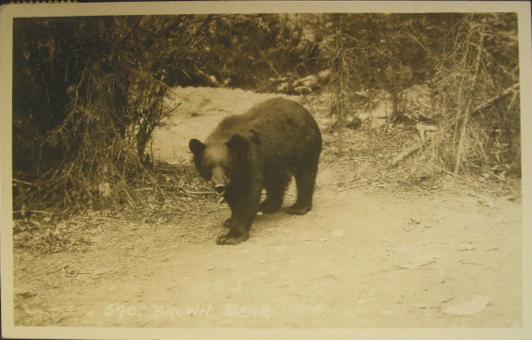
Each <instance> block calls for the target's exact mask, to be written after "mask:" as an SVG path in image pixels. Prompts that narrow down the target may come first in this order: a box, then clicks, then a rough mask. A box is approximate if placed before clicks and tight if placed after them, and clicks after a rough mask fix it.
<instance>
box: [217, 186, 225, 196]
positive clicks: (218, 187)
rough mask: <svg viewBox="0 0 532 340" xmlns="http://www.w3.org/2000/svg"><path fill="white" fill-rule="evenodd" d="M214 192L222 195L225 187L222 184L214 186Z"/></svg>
mask: <svg viewBox="0 0 532 340" xmlns="http://www.w3.org/2000/svg"><path fill="white" fill-rule="evenodd" d="M214 190H215V191H216V192H217V193H218V194H220V195H221V194H223V193H224V192H225V185H223V184H216V185H215V186H214Z"/></svg>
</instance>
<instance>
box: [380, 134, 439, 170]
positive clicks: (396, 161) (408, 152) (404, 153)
mask: <svg viewBox="0 0 532 340" xmlns="http://www.w3.org/2000/svg"><path fill="white" fill-rule="evenodd" d="M431 140H432V137H429V138H426V139H424V140H422V141H421V142H419V143H418V144H414V145H412V146H410V147H409V148H407V149H406V150H404V151H402V152H401V153H400V154H399V155H397V156H396V157H395V158H394V159H393V160H392V161H391V162H390V164H389V165H388V169H391V168H393V167H395V166H396V165H397V164H399V163H400V162H402V161H404V160H405V159H407V158H408V157H410V156H412V155H413V154H414V153H415V152H416V151H418V150H420V149H421V148H423V147H424V146H425V145H427V144H428V142H429V141H431Z"/></svg>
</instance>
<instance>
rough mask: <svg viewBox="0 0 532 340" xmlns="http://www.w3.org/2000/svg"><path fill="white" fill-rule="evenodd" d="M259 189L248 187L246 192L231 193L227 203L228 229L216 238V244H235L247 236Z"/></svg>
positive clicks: (256, 204) (258, 196) (257, 203)
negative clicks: (229, 209) (229, 212)
mask: <svg viewBox="0 0 532 340" xmlns="http://www.w3.org/2000/svg"><path fill="white" fill-rule="evenodd" d="M259 201H260V190H254V189H250V190H249V191H248V192H247V193H241V194H239V195H232V197H230V199H229V200H227V203H228V204H229V207H230V208H231V218H229V221H231V222H230V224H229V228H230V229H229V231H228V232H227V233H226V234H224V235H222V236H219V237H218V238H217V239H216V243H217V244H220V245H222V244H228V245H236V244H239V243H240V242H244V241H246V240H247V239H248V238H249V230H250V228H251V225H252V224H253V220H254V219H255V216H256V215H257V211H258V207H259ZM224 224H225V223H224Z"/></svg>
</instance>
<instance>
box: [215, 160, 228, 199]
mask: <svg viewBox="0 0 532 340" xmlns="http://www.w3.org/2000/svg"><path fill="white" fill-rule="evenodd" d="M228 183H229V179H228V178H227V176H226V175H225V172H224V170H223V168H222V167H220V166H217V167H214V169H213V170H212V178H211V185H212V187H213V188H214V191H216V192H217V193H218V194H220V195H221V194H223V193H224V192H225V187H226V186H227V184H228Z"/></svg>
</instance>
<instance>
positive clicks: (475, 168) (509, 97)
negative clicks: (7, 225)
mask: <svg viewBox="0 0 532 340" xmlns="http://www.w3.org/2000/svg"><path fill="white" fill-rule="evenodd" d="M14 41H15V46H14V60H15V62H14V68H13V70H14V82H13V85H14V97H13V113H14V114H13V132H14V141H13V143H14V183H13V184H14V188H15V197H14V198H15V202H14V204H15V210H16V211H18V212H19V213H21V214H22V215H24V212H25V211H26V210H28V209H30V208H31V209H32V210H36V209H40V208H46V207H49V206H50V205H55V206H58V207H61V208H69V209H76V208H83V207H87V206H92V207H95V208H97V207H101V206H108V205H110V204H116V203H131V204H133V203H134V202H135V201H136V200H137V194H136V191H135V190H133V189H132V188H134V186H135V185H137V184H139V183H150V184H151V185H154V186H155V187H157V186H159V184H158V179H157V175H156V174H154V173H153V171H151V170H150V169H152V168H153V165H154V160H153V159H152V157H151V155H150V152H149V145H150V141H151V136H152V132H153V130H154V129H155V128H156V127H157V126H158V125H159V124H160V122H161V120H162V119H163V118H164V117H165V116H166V115H167V114H168V113H169V112H174V111H175V107H170V106H168V104H167V102H165V101H164V99H165V97H166V96H167V95H168V93H169V89H170V88H172V87H174V86H216V87H240V88H247V89H253V90H256V91H270V92H285V93H298V94H304V93H310V92H316V91H321V93H324V94H325V93H331V94H332V96H331V97H330V98H331V100H330V102H329V103H328V105H329V107H330V115H331V117H332V119H333V120H334V122H335V123H334V124H333V127H332V129H344V128H346V127H359V126H360V124H358V123H357V124H354V122H360V121H361V118H363V112H364V110H367V109H368V107H370V106H371V105H373V104H374V103H375V102H376V101H377V102H378V101H382V98H388V100H389V101H390V103H391V113H390V114H389V115H388V116H387V117H386V119H387V121H388V123H387V124H386V127H387V128H386V129H385V131H387V129H388V127H390V126H396V125H397V124H403V125H405V126H407V127H411V129H412V135H414V134H415V133H416V129H415V128H414V127H415V126H416V127H417V129H418V130H419V129H421V128H422V129H424V130H423V131H425V130H427V131H429V133H428V135H424V134H423V136H422V138H421V139H420V140H418V141H416V142H415V143H418V144H417V145H416V144H414V145H413V146H411V148H410V149H409V150H406V151H408V152H406V153H404V157H403V158H401V157H399V158H397V157H396V158H395V159H396V160H397V162H396V163H398V164H399V163H401V160H402V159H404V158H406V157H410V156H411V155H414V156H413V157H415V160H416V161H415V162H408V163H405V164H400V165H401V166H409V167H411V169H412V171H414V172H415V171H419V172H423V173H426V172H428V173H430V174H435V173H438V172H444V173H445V172H448V173H454V174H458V173H460V172H468V173H474V174H481V175H484V176H489V177H491V178H493V179H494V180H504V178H505V176H507V175H515V176H519V174H520V143H519V140H520V125H519V121H520V118H519V114H520V108H519V68H518V40H517V18H516V15H515V14H512V13H496V14H493V13H484V14H459V13H442V14H326V15H325V14H323V15H318V14H294V15H292V14H291V15H288V14H279V15H273V14H269V15H196V16H194V15H183V16H142V17H141V16H119V17H79V18H43V19H16V20H15V25H14ZM416 86H423V87H424V88H425V89H426V91H425V92H426V94H425V95H426V97H427V98H428V99H427V103H428V104H426V105H425V108H424V110H418V108H416V107H415V106H413V105H412V99H411V96H410V95H408V93H412V91H411V89H413V88H416ZM409 91H410V92H409ZM415 93H416V92H414V97H416V96H417V95H416V94H415ZM383 94H384V95H383ZM383 96H384V97H383ZM372 103H373V104H372ZM421 111H423V112H421ZM365 126H366V127H367V131H368V138H371V137H372V136H375V135H376V134H382V133H383V131H382V130H379V129H377V128H376V127H375V126H373V125H372V124H366V125H365ZM427 127H428V128H427ZM384 136H385V135H384ZM379 138H381V139H382V138H385V137H383V136H381V137H379ZM388 152H389V156H388V158H389V159H392V158H394V157H395V156H397V152H396V151H394V152H395V153H392V151H388ZM399 156H402V155H401V154H399ZM420 164H422V165H420Z"/></svg>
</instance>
